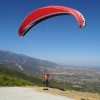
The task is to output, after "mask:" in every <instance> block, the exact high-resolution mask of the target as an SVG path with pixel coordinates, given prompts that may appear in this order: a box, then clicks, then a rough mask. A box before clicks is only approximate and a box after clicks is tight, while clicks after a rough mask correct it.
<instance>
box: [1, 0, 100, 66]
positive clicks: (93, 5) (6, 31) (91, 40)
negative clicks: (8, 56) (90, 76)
mask: <svg viewBox="0 0 100 100" xmlns="http://www.w3.org/2000/svg"><path fill="white" fill-rule="evenodd" d="M49 5H61V6H67V7H70V8H74V9H76V10H78V11H79V12H81V13H82V14H83V15H84V17H85V19H86V27H84V28H79V27H78V23H77V20H76V19H75V17H74V16H71V15H64V16H57V17H53V18H50V19H47V20H44V21H42V22H41V23H39V24H37V25H36V26H34V27H33V28H32V29H31V30H30V31H29V32H28V33H27V34H26V35H25V36H24V37H19V36H18V29H19V26H20V24H21V22H22V21H23V19H24V18H25V17H26V16H27V15H28V14H29V13H30V12H31V11H33V10H35V9H37V8H41V7H44V6H49ZM99 10H100V0H0V50H7V51H11V52H14V53H17V54H24V55H27V56H30V57H34V58H38V59H42V60H48V61H52V62H55V63H57V64H62V65H67V66H86V67H87V66H93V67H100V11H99Z"/></svg>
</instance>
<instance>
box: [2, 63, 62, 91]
mask: <svg viewBox="0 0 100 100" xmlns="http://www.w3.org/2000/svg"><path fill="white" fill-rule="evenodd" d="M50 84H51V85H50V87H51V88H58V89H61V90H63V87H62V86H61V85H60V84H59V83H57V82H55V81H54V80H51V81H50ZM0 86H45V85H44V84H43V83H42V78H41V77H40V78H39V77H36V76H31V75H29V74H25V73H23V72H21V71H18V70H15V69H12V68H10V67H7V66H6V65H2V64H0Z"/></svg>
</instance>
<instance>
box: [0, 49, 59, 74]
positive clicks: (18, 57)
mask: <svg viewBox="0 0 100 100" xmlns="http://www.w3.org/2000/svg"><path fill="white" fill-rule="evenodd" d="M0 64H4V65H7V66H9V67H12V68H16V69H18V70H22V71H24V72H28V73H31V74H40V73H43V72H44V71H45V70H46V68H49V67H50V68H51V67H55V66H58V64H56V63H53V62H50V61H46V60H40V59H37V58H32V57H29V56H26V55H22V54H16V53H13V52H10V51H5V50H0Z"/></svg>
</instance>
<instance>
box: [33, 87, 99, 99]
mask: <svg viewBox="0 0 100 100" xmlns="http://www.w3.org/2000/svg"><path fill="white" fill-rule="evenodd" d="M34 89H35V91H39V92H45V93H51V94H55V95H61V96H66V97H69V98H74V99H75V100H100V94H93V93H87V92H77V91H71V90H67V91H61V90H58V89H53V88H48V90H43V89H44V87H34Z"/></svg>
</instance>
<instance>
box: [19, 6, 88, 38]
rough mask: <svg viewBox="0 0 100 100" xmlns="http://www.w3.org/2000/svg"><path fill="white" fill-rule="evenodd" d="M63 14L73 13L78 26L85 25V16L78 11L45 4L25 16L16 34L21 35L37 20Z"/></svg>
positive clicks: (36, 22) (37, 21)
mask: <svg viewBox="0 0 100 100" xmlns="http://www.w3.org/2000/svg"><path fill="white" fill-rule="evenodd" d="M65 14H66V15H73V16H74V17H75V18H76V19H77V21H78V25H79V27H80V28H83V27H84V26H85V24H86V22H85V18H84V16H83V15H82V14H81V13H80V12H79V11H77V10H75V9H72V8H69V7H64V6H46V7H42V8H39V9H36V10H34V11H32V12H31V13H29V14H28V15H27V16H26V18H25V19H24V20H23V22H22V23H21V25H20V27H19V31H18V35H19V36H22V37H23V36H24V35H25V34H26V33H27V32H28V31H29V30H30V29H31V28H32V27H33V26H35V25H36V24H38V23H39V22H41V21H43V20H45V19H47V18H50V17H53V16H57V15H65Z"/></svg>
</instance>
